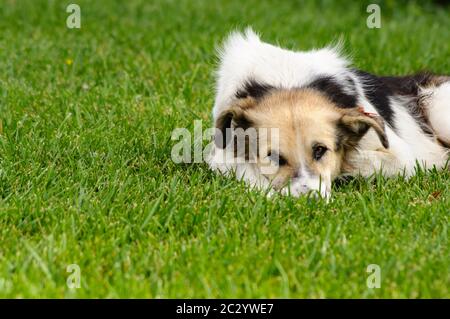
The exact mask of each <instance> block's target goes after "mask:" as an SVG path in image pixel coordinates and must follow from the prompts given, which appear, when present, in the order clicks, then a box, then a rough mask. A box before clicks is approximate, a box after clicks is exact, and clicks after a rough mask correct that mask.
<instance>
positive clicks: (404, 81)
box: [379, 72, 435, 96]
mask: <svg viewBox="0 0 450 319" xmlns="http://www.w3.org/2000/svg"><path fill="white" fill-rule="evenodd" d="M434 77H435V76H434V75H433V74H431V73H429V72H420V73H417V74H414V75H407V76H381V77H379V79H380V81H381V82H383V84H384V85H386V86H387V87H389V88H390V89H391V90H392V92H393V93H394V94H398V95H407V96H417V95H418V94H419V88H420V87H426V86H428V85H430V84H432V82H433V79H434Z"/></svg>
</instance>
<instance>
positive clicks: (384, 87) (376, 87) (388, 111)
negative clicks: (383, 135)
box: [356, 70, 395, 128]
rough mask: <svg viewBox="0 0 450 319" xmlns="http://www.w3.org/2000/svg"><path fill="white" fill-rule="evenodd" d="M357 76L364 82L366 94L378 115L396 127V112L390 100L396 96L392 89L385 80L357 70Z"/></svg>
mask: <svg viewBox="0 0 450 319" xmlns="http://www.w3.org/2000/svg"><path fill="white" fill-rule="evenodd" d="M356 74H357V75H358V77H359V78H360V79H361V80H362V81H361V82H362V87H363V90H364V94H365V96H366V97H367V99H368V100H369V101H370V103H372V105H373V106H374V107H375V108H376V109H377V111H378V113H379V114H380V115H381V116H382V117H383V119H384V120H385V121H386V122H387V123H388V124H389V126H390V127H392V128H395V126H394V110H393V109H392V106H391V104H390V102H389V98H390V97H392V96H393V95H394V92H393V90H392V88H391V87H390V86H389V85H388V84H387V83H386V82H385V81H384V80H383V78H382V77H377V76H375V75H373V74H370V73H368V72H364V71H360V70H356Z"/></svg>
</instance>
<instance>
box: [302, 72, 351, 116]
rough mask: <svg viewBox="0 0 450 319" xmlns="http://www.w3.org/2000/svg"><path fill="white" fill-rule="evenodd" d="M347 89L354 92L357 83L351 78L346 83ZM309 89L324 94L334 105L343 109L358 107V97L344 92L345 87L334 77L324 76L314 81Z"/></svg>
mask: <svg viewBox="0 0 450 319" xmlns="http://www.w3.org/2000/svg"><path fill="white" fill-rule="evenodd" d="M346 82H347V83H346V84H347V87H349V89H351V90H352V91H354V86H355V83H354V82H353V80H352V79H351V78H348V80H347V81H346ZM307 88H311V89H315V90H318V91H320V92H322V93H324V94H325V95H326V96H327V97H328V98H329V99H330V100H331V101H332V102H333V103H334V104H336V105H337V106H339V107H341V108H353V107H356V103H357V100H358V99H357V97H356V95H351V94H348V93H346V92H345V91H344V87H343V86H342V85H341V84H339V83H338V82H337V80H336V79H335V78H333V77H332V76H324V77H320V78H318V79H316V80H314V81H313V82H312V83H311V84H309V85H308V86H307Z"/></svg>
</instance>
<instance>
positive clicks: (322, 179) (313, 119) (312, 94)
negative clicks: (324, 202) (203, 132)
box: [216, 89, 388, 197]
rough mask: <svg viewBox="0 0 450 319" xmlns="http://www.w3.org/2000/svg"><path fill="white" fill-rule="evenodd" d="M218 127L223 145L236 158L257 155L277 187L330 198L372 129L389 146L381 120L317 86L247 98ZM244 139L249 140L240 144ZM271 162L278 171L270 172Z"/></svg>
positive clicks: (260, 164) (218, 123) (261, 166)
mask: <svg viewBox="0 0 450 319" xmlns="http://www.w3.org/2000/svg"><path fill="white" fill-rule="evenodd" d="M216 127H217V128H218V129H219V132H221V139H220V140H216V144H217V145H218V146H219V147H222V148H224V147H230V146H233V148H235V155H236V156H245V158H246V159H247V160H249V159H252V158H253V159H255V165H257V166H258V168H259V169H260V172H261V174H262V175H263V176H265V177H266V178H267V179H268V180H269V181H270V183H271V185H272V187H273V188H275V189H277V190H280V191H281V192H282V193H290V194H292V195H294V196H299V195H300V194H304V193H308V192H310V191H317V192H319V193H320V194H321V195H322V196H325V197H328V196H329V195H330V190H331V182H332V181H333V179H334V178H335V177H337V176H338V175H339V174H340V173H341V171H342V167H343V165H345V156H346V154H347V152H348V150H350V149H354V148H355V147H356V146H357V145H358V142H359V141H360V139H361V138H362V137H363V136H364V135H365V134H366V133H367V131H368V130H369V129H370V128H373V129H374V130H375V132H376V133H377V135H378V137H379V139H380V141H381V143H382V145H383V146H384V147H386V148H387V147H388V142H387V138H386V134H385V131H384V123H383V121H382V120H381V118H379V117H377V116H373V115H371V114H367V113H364V112H362V111H361V109H359V108H357V107H352V108H343V107H339V106H337V105H336V104H335V103H333V102H332V101H331V100H330V99H328V98H327V97H326V96H325V95H323V94H322V93H321V92H320V91H317V90H314V89H297V90H272V91H270V92H268V93H267V94H264V95H263V96H258V97H256V98H255V97H251V96H244V97H241V98H240V99H238V100H237V102H236V103H235V104H234V105H232V106H231V107H230V108H228V109H227V111H225V112H223V113H222V114H221V115H220V116H219V117H218V118H217V121H216ZM249 130H253V131H254V132H256V137H257V138H256V139H252V136H255V135H254V134H245V132H248V131H249ZM242 138H243V141H244V142H243V143H236V140H240V139H241V140H242ZM230 141H234V142H233V143H230ZM249 141H253V142H255V141H256V143H257V145H256V147H249V144H251V142H250V143H249ZM242 147H243V148H244V149H243V150H242ZM268 166H275V167H276V170H269V171H268V170H266V169H265V168H267V167H268Z"/></svg>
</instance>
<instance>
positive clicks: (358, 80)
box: [207, 28, 450, 198]
mask: <svg viewBox="0 0 450 319" xmlns="http://www.w3.org/2000/svg"><path fill="white" fill-rule="evenodd" d="M219 60H220V63H219V67H218V70H217V83H216V97H215V103H214V107H213V119H214V125H215V127H216V137H215V143H214V145H213V147H212V151H211V153H210V156H209V158H208V160H207V162H208V164H209V166H210V167H211V169H213V170H215V171H218V172H220V173H221V174H225V175H229V176H231V175H232V176H235V177H236V178H238V179H242V180H244V181H245V182H247V183H248V184H249V185H251V186H253V187H257V188H260V189H266V190H269V193H273V192H280V193H282V194H290V195H293V196H301V195H303V194H311V193H313V194H315V195H316V196H321V197H324V198H329V197H330V195H331V184H332V182H333V180H335V179H336V178H338V177H340V176H343V175H352V176H355V175H362V176H365V177H367V176H370V175H372V174H374V173H378V172H381V173H382V174H384V175H385V176H395V175H398V174H403V175H404V176H406V177H410V176H412V175H414V173H415V171H416V168H417V166H418V165H419V166H420V167H423V168H424V169H429V168H433V167H435V168H437V169H444V168H446V167H448V166H447V162H448V159H449V154H450V150H449V147H450V77H449V76H445V75H434V74H431V73H427V72H422V73H419V74H415V75H408V76H375V75H373V74H370V73H368V72H364V71H361V70H358V69H356V68H354V67H352V66H351V63H350V61H349V60H348V59H347V58H346V57H345V56H343V55H342V54H341V49H340V46H339V45H337V46H330V47H325V48H322V49H318V50H312V51H307V52H294V51H290V50H286V49H283V48H280V47H277V46H274V45H271V44H268V43H265V42H263V41H261V39H260V38H259V36H258V35H257V34H256V33H255V32H254V31H252V29H250V28H249V29H247V30H246V31H245V32H244V33H239V32H234V33H232V34H231V35H230V36H229V37H228V39H227V40H226V41H225V42H224V44H223V46H222V47H221V49H219ZM268 129H269V132H267V130H268ZM249 130H253V132H256V139H251V138H250V135H252V134H246V132H247V131H249ZM264 130H265V131H264ZM263 131H264V132H265V134H264V136H265V138H261V132H263ZM252 136H253V137H254V135H252ZM237 140H241V141H243V142H242V143H237V142H236V141H237ZM250 140H252V141H254V140H256V143H257V146H256V148H254V150H253V151H250V150H249V149H247V148H248V146H249V144H251V143H249V141H250ZM239 145H241V146H242V145H244V150H242V147H240V148H239ZM267 167H275V168H276V169H275V170H267V169H266V168H267Z"/></svg>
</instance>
